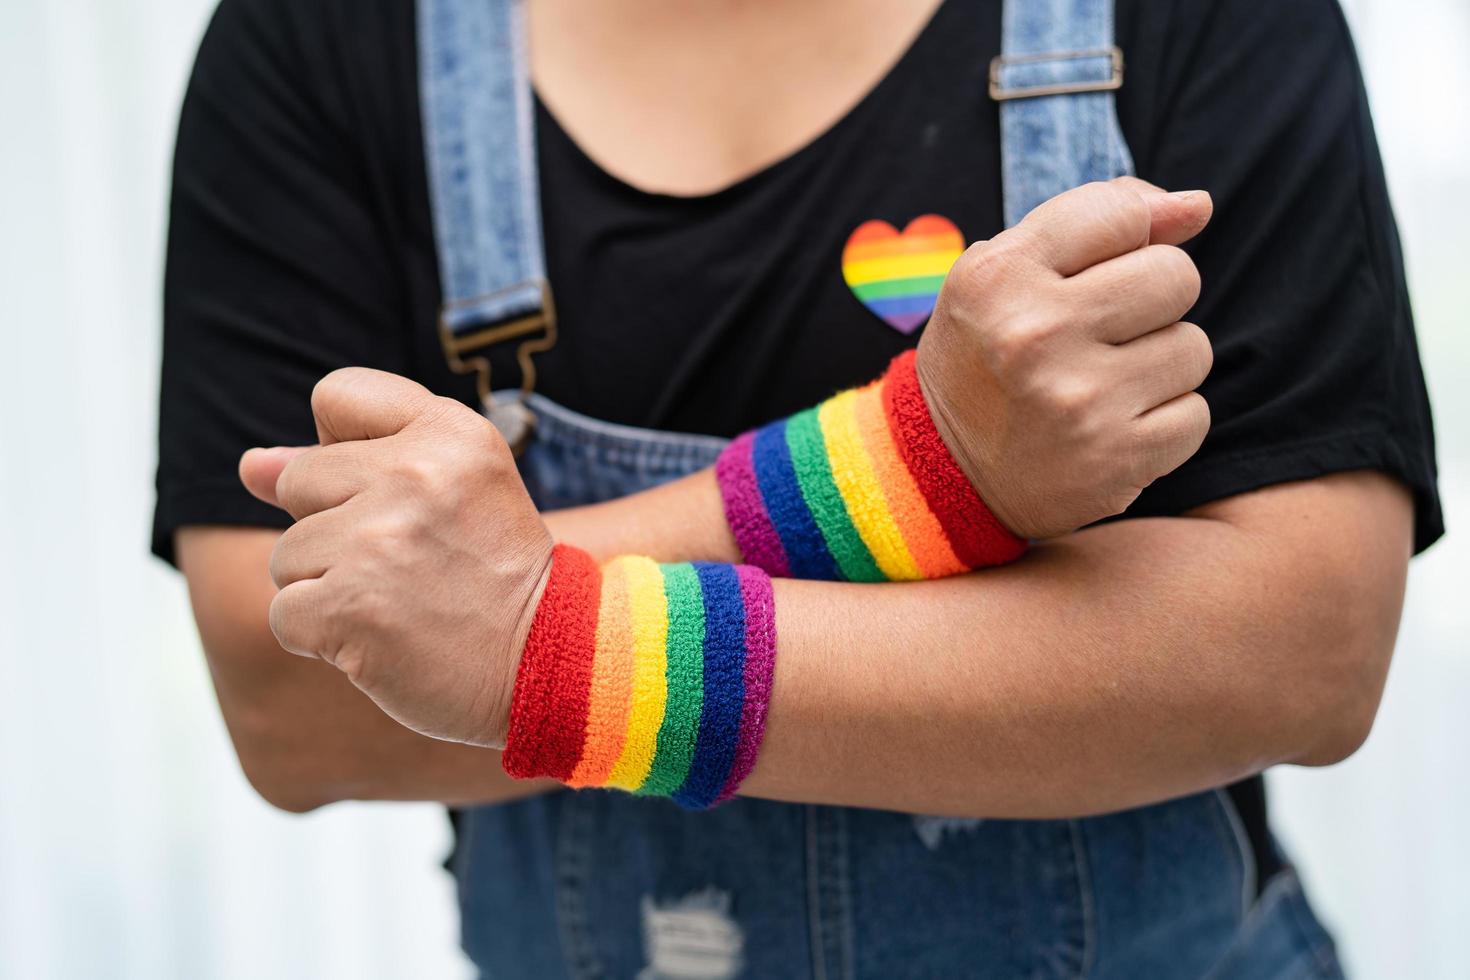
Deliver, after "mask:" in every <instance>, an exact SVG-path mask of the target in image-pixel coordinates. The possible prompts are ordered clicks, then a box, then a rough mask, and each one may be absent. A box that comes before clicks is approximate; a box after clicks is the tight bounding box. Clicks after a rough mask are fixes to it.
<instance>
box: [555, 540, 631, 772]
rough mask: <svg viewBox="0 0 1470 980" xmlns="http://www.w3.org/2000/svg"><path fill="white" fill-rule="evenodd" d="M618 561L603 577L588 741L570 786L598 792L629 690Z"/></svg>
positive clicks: (613, 754)
mask: <svg viewBox="0 0 1470 980" xmlns="http://www.w3.org/2000/svg"><path fill="white" fill-rule="evenodd" d="M625 568H626V566H625V563H624V561H623V560H622V559H614V560H613V561H611V562H609V563H608V565H607V567H606V568H604V569H603V571H602V608H601V610H599V614H598V618H597V656H596V659H595V660H594V661H593V664H592V696H591V698H590V700H589V703H588V707H587V740H586V743H585V744H584V745H583V746H582V758H581V761H579V762H578V763H577V768H576V769H575V770H573V772H572V777H571V778H570V779H568V780H567V785H569V786H577V787H581V786H602V785H603V784H605V783H606V782H607V778H608V774H609V773H611V772H612V770H613V766H615V765H617V762H618V757H619V756H620V755H622V752H623V741H624V739H625V738H626V737H627V734H628V709H629V701H630V695H631V693H632V690H633V630H632V625H631V618H630V616H629V612H628V576H627V574H626V571H625Z"/></svg>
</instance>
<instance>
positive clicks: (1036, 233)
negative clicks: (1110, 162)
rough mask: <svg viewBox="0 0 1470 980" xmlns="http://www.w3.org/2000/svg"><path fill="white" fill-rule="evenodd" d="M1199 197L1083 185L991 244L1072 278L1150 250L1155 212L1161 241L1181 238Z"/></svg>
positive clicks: (1045, 204)
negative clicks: (1181, 225)
mask: <svg viewBox="0 0 1470 980" xmlns="http://www.w3.org/2000/svg"><path fill="white" fill-rule="evenodd" d="M1139 183H1142V182H1141V181H1140V182H1139ZM1198 193H1199V192H1196V191H1184V192H1180V193H1177V194H1169V193H1163V192H1160V193H1152V192H1151V191H1150V192H1146V193H1140V189H1139V188H1137V187H1136V186H1134V185H1132V184H1125V183H1119V182H1117V181H1108V182H1106V183H1102V182H1097V183H1091V184H1084V185H1082V186H1081V187H1077V188H1073V189H1072V190H1070V191H1067V192H1065V193H1063V194H1058V195H1057V196H1056V197H1054V198H1052V199H1051V200H1049V201H1045V202H1043V203H1041V204H1040V205H1038V206H1037V207H1036V208H1035V209H1034V210H1033V211H1032V212H1031V213H1030V214H1028V215H1027V216H1026V217H1025V218H1024V219H1023V220H1022V221H1021V223H1020V224H1019V225H1017V226H1016V227H1015V228H1012V229H1010V230H1009V231H1005V232H1002V233H1001V234H1000V235H998V236H996V238H995V239H993V240H992V244H993V243H997V242H1004V243H1006V245H1007V246H1011V245H1014V246H1017V247H1020V248H1023V249H1026V250H1027V251H1030V252H1032V253H1034V254H1035V255H1036V256H1037V258H1038V260H1039V261H1040V262H1041V263H1042V264H1043V265H1044V266H1046V267H1048V268H1050V269H1052V270H1054V271H1055V272H1057V273H1060V274H1061V275H1063V276H1072V275H1076V274H1077V273H1079V272H1081V271H1082V270H1083V269H1086V268H1089V267H1091V266H1093V265H1096V264H1097V263H1099V262H1105V261H1107V260H1108V259H1111V258H1115V257H1117V256H1119V255H1123V254H1124V253H1127V252H1131V251H1134V250H1135V249H1139V248H1142V247H1144V246H1145V245H1147V244H1149V242H1150V241H1151V240H1152V238H1153V235H1154V215H1155V212H1156V211H1157V212H1159V214H1160V221H1161V228H1160V235H1161V237H1164V238H1169V237H1177V236H1178V235H1179V234H1181V233H1182V232H1180V231H1179V230H1178V228H1177V227H1175V226H1176V225H1177V224H1178V222H1179V221H1180V220H1181V218H1183V217H1184V216H1187V215H1189V214H1191V213H1192V212H1194V211H1197V210H1198V209H1199V208H1200V207H1201V202H1200V200H1199V198H1198V197H1197V195H1198ZM1207 197H1208V195H1206V198H1207ZM1165 198H1172V199H1175V200H1173V201H1165V200H1164V199H1165ZM1192 220H1199V219H1198V218H1195V219H1192ZM1204 220H1208V219H1207V218H1206V219H1204ZM1199 227H1203V224H1200V225H1199ZM1194 230H1195V231H1197V230H1198V228H1196V229H1194ZM1193 233H1194V232H1193V231H1191V232H1189V233H1188V235H1186V237H1188V236H1189V235H1192V234H1193Z"/></svg>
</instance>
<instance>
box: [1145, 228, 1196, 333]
mask: <svg viewBox="0 0 1470 980" xmlns="http://www.w3.org/2000/svg"><path fill="white" fill-rule="evenodd" d="M1149 252H1150V253H1151V255H1152V257H1153V261H1154V263H1155V265H1156V275H1157V276H1158V278H1159V279H1160V280H1161V281H1162V282H1163V283H1164V284H1165V286H1166V290H1165V293H1164V295H1165V297H1166V298H1167V300H1168V302H1169V305H1170V308H1171V309H1174V310H1177V311H1178V312H1177V313H1176V314H1175V315H1176V316H1178V315H1182V314H1183V313H1184V311H1185V310H1187V309H1189V308H1190V307H1191V306H1193V305H1194V304H1195V301H1196V300H1198V299H1199V292H1200V286H1201V283H1200V276H1199V268H1198V267H1197V266H1195V264H1194V259H1191V258H1190V257H1189V253H1188V252H1186V251H1184V249H1182V248H1179V247H1178V246H1177V245H1151V246H1149Z"/></svg>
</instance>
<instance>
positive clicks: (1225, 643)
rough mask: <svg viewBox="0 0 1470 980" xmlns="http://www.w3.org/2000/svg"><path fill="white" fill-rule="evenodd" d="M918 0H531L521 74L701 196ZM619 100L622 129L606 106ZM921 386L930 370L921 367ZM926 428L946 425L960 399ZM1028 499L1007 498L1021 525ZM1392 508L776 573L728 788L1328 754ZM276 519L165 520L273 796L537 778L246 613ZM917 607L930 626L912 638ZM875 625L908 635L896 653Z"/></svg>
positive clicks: (818, 100)
mask: <svg viewBox="0 0 1470 980" xmlns="http://www.w3.org/2000/svg"><path fill="white" fill-rule="evenodd" d="M934 6H935V3H934V2H933V0H923V2H922V3H920V4H915V5H902V4H895V3H879V2H871V0H866V2H865V7H871V10H869V11H868V14H869V16H866V17H854V16H852V8H851V5H850V4H842V5H838V4H835V3H833V2H828V0H812V2H810V3H802V4H781V5H775V4H770V3H757V4H740V3H727V2H719V3H709V4H704V5H698V6H695V5H669V4H660V3H651V2H647V0H626V2H622V3H609V4H603V5H594V6H593V7H591V8H588V7H586V6H585V5H581V6H578V7H577V8H575V9H573V8H572V7H571V6H570V4H569V3H567V2H566V0H537V2H534V3H533V4H532V5H531V26H532V40H533V46H532V54H533V72H534V74H535V77H536V82H537V85H538V88H539V89H540V91H541V94H542V97H543V98H544V99H545V100H546V102H547V103H548V105H549V106H550V107H551V108H552V110H553V111H554V112H556V113H557V115H558V117H559V118H560V120H561V121H562V123H563V125H565V126H566V127H567V128H568V130H569V131H570V132H571V133H572V134H573V135H574V136H575V137H576V138H577V139H578V141H579V143H580V144H581V145H582V146H583V147H584V148H585V149H587V151H588V152H589V154H590V155H592V156H593V157H594V159H597V160H598V161H599V162H600V163H602V164H603V165H604V166H605V167H607V169H609V170H610V171H612V172H613V173H614V174H617V175H618V176H620V177H623V178H624V179H626V180H628V181H629V182H630V183H633V184H635V185H637V186H640V187H644V188H646V189H650V190H662V191H666V192H672V193H699V192H704V191H708V190H712V189H715V188H718V187H720V186H724V185H726V184H728V183H730V182H731V181H733V180H736V179H739V178H740V177H741V176H744V175H745V174H747V173H749V172H751V171H752V170H755V169H758V168H759V167H761V166H764V165H765V164H768V163H770V162H772V161H773V160H775V159H778V158H779V157H780V156H783V155H785V154H786V153H788V152H790V151H791V150H792V149H795V148H796V147H798V146H800V145H802V144H803V143H804V142H806V141H807V140H809V139H810V138H811V137H812V136H814V135H816V134H817V133H818V132H820V131H821V130H822V129H824V128H825V127H826V126H827V125H829V124H830V123H831V122H832V121H833V120H835V119H836V118H838V117H840V115H841V114H842V112H843V111H845V110H846V108H848V107H849V106H850V105H851V104H852V103H853V102H854V101H856V99H857V98H858V97H860V95H861V93H862V92H863V91H865V90H866V89H867V88H868V87H870V86H871V84H872V83H874V82H875V81H876V80H877V79H878V78H881V76H882V75H883V73H884V72H885V71H886V69H887V67H888V66H889V65H890V64H891V63H892V62H893V60H895V59H896V58H897V56H898V55H899V53H901V51H902V50H903V48H904V47H905V46H906V45H907V43H908V41H909V40H910V39H911V38H912V36H913V34H914V33H916V32H917V30H918V29H919V28H920V27H921V26H922V24H923V22H924V20H925V19H927V17H928V15H929V14H930V13H931V12H932V9H933V7H934ZM817 38H820V43H816V42H815V40H814V39H817ZM630 50H635V51H637V52H638V55H639V56H638V57H633V58H630V57H628V56H627V53H628V51H630ZM751 65H759V66H761V70H760V71H755V72H753V71H751V70H750V66H751ZM793 79H799V81H800V84H795V83H794V82H793ZM773 86H779V89H780V94H781V98H779V99H777V98H775V97H774V96H775V93H774V91H773ZM798 90H799V95H798V96H797V97H795V98H793V97H791V93H792V92H793V91H798ZM630 105H637V106H638V118H639V126H638V127H637V131H636V132H634V131H632V128H631V127H628V126H626V125H624V124H623V123H624V122H625V121H626V118H627V107H628V106H630ZM773 106H778V108H779V110H780V111H777V112H773V111H772V107H773ZM1186 305H1187V304H1186ZM1165 325H1166V321H1161V322H1158V323H1154V324H1151V325H1150V326H1151V327H1154V328H1156V327H1162V326H1165ZM1184 346H1185V345H1184V344H1181V345H1180V347H1181V349H1182V348H1183V347H1184ZM925 383H926V391H928V390H932V389H933V388H934V387H936V379H935V378H934V376H933V375H929V376H926V378H925ZM937 384H938V387H941V388H942V387H943V386H944V382H943V381H942V380H940V381H939V382H938V383H937ZM941 424H945V422H944V421H943V420H941ZM949 427H950V429H951V430H952V431H950V432H948V433H946V437H947V440H948V441H951V442H952V444H955V443H957V442H959V440H960V438H961V437H960V436H959V435H957V430H962V429H964V426H963V425H958V424H954V423H953V422H951V423H949ZM1172 441H1173V442H1177V441H1179V440H1178V439H1177V438H1176V439H1174V440H1172ZM987 445H989V443H987ZM1191 451H1192V450H1191ZM976 455H979V452H978V451H977V453H976ZM1186 455H1187V453H1186ZM278 463H279V461H277V464H278ZM1159 465H1161V464H1159ZM274 468H275V470H276V472H279V470H280V466H279V465H275V467H274ZM1161 471H1162V470H1161ZM1134 492H1136V488H1135V491H1134ZM1002 495H1003V491H1002ZM718 506H719V505H718V497H717V495H716V494H715V493H714V488H713V483H712V481H711V480H710V478H709V476H708V475H707V474H704V475H699V476H696V477H693V478H690V479H688V480H686V481H680V482H679V483H678V484H675V485H672V486H670V487H667V488H662V489H661V490H659V491H654V492H653V493H650V494H647V495H640V496H639V497H637V498H630V499H629V500H626V501H620V502H615V503H612V504H608V505H604V506H603V507H600V508H586V509H581V510H579V511H575V512H568V513H565V514H560V515H550V516H549V517H548V519H547V522H546V523H547V525H548V527H549V529H550V532H551V533H552V534H554V535H555V536H556V537H558V538H562V539H566V540H571V541H573V542H575V543H578V544H581V545H583V546H584V547H588V548H589V549H590V550H593V551H594V552H595V553H597V554H599V555H601V556H604V557H607V556H611V555H613V554H617V553H624V552H630V551H636V552H642V553H647V554H652V555H654V556H655V557H658V558H661V559H665V560H676V559H682V558H690V557H704V558H725V559H733V558H734V557H735V555H734V553H733V542H731V541H729V539H728V531H726V530H724V526H723V520H721V519H713V518H718V517H719V512H718ZM1047 510H1048V511H1049V510H1050V509H1049V508H1048V509H1047ZM1095 516H1101V515H1100V514H1099V515H1095ZM1050 519H1052V518H1051V517H1050V516H1049V513H1043V514H1039V515H1038V514H1032V515H1029V516H1028V515H1024V514H1020V513H1019V512H1017V513H1013V514H1012V515H1011V521H1012V523H1013V526H1016V527H1020V526H1022V524H1023V523H1024V522H1026V521H1042V522H1044V521H1046V520H1050ZM1055 520H1057V521H1058V522H1060V524H1061V525H1066V524H1068V523H1072V520H1074V519H1068V518H1062V517H1058V518H1055ZM1409 525H1410V508H1409V504H1408V500H1407V495H1406V494H1405V493H1404V492H1403V491H1402V489H1401V488H1399V487H1398V486H1397V485H1396V484H1394V483H1392V481H1390V480H1388V479H1386V478H1385V477H1382V476H1379V475H1375V474H1369V473H1360V474H1342V475H1339V476H1334V477H1330V478H1325V479H1322V480H1315V481H1311V482H1309V483H1303V484H1294V485H1288V486H1283V487H1277V488H1272V489H1269V490H1266V491H1262V492H1259V493H1256V494H1249V495H1245V496H1242V497H1239V498H1235V499H1232V500H1226V501H1221V502H1218V503H1216V504H1213V505H1210V506H1209V507H1205V508H1201V509H1200V510H1199V511H1197V512H1196V513H1194V514H1192V515H1189V516H1186V517H1181V518H1173V519H1163V520H1149V521H1130V522H1126V523H1123V524H1117V525H1110V526H1107V527H1102V528H1096V529H1092V530H1088V531H1084V532H1081V533H1078V534H1076V535H1073V536H1070V537H1068V538H1066V539H1063V540H1061V541H1058V542H1056V543H1052V544H1047V545H1045V546H1043V547H1041V548H1039V549H1037V551H1036V553H1035V554H1034V555H1033V556H1032V557H1031V558H1029V559H1028V560H1027V561H1025V562H1024V563H1022V564H1021V565H1018V566H1015V567H1012V568H1008V569H1003V570H998V571H993V572H989V573H985V574H982V575H975V576H965V577H961V578H958V579H954V580H950V581H946V582H940V583H919V584H915V585H905V586H878V587H873V586H866V587H865V586H847V585H834V584H825V583H799V582H782V583H780V584H779V586H778V588H779V590H780V591H779V594H778V600H777V601H778V609H779V615H780V622H779V629H780V634H781V637H782V640H781V655H780V658H779V661H778V663H779V664H780V667H779V671H780V673H779V674H778V677H777V689H778V697H777V699H776V701H775V703H773V707H772V715H771V720H770V725H769V729H768V736H767V743H766V747H765V750H764V754H763V756H762V759H761V762H760V764H759V765H758V767H757V769H756V771H755V773H754V774H753V775H752V776H751V778H750V780H749V781H748V782H747V784H746V791H747V792H748V793H750V794H753V795H760V796H770V797H773V798H781V799H804V800H812V801H820V802H841V803H853V804H858V805H871V806H885V807H890V808H894V809H912V810H916V811H923V812H953V813H963V814H976V815H998V816H1001V815H1004V816H1052V815H1057V814H1076V813H1090V812H1099V811H1102V810H1107V809H1113V808H1117V807H1120V806H1128V805H1133V804H1137V803H1142V802H1147V801H1150V800H1155V799H1161V798H1164V797H1167V796H1171V795H1176V794H1178V793H1181V792H1186V791H1188V790H1190V789H1197V788H1203V787H1205V786H1210V785H1217V784H1219V783H1221V782H1224V781H1227V780H1229V779H1232V778H1236V777H1238V776H1241V775H1244V774H1246V773H1249V772H1255V771H1259V770H1260V769H1261V768H1264V767H1265V766H1267V765H1270V764H1272V763H1274V762H1279V761H1296V762H1302V763H1306V764H1321V763H1328V762H1332V761H1335V760H1336V759H1338V758H1341V757H1343V756H1344V755H1346V754H1347V753H1349V752H1351V751H1352V749H1353V748H1354V747H1355V746H1356V745H1357V744H1358V742H1360V741H1361V739H1362V737H1363V736H1364V735H1365V734H1366V732H1367V730H1368V726H1369V725H1370V724H1371V721H1372V717H1373V713H1374V711H1375V709H1376V705H1377V699H1378V696H1379V693H1380V692H1381V687H1382V683H1383V678H1384V675H1385V672H1386V670H1387V664H1388V659H1389V656H1390V653H1391V650H1392V641H1393V635H1394V632H1395V630H1396V626H1397V620H1398V614H1399V609H1400V607H1401V603H1402V586H1403V576H1404V569H1405V565H1406V563H1407V555H1408V541H1409ZM1072 526H1075V523H1072ZM278 538H279V535H277V534H276V533H275V532H271V531H262V530H257V529H229V528H188V529H185V530H183V531H181V532H180V534H179V535H178V550H179V556H180V561H181V564H182V565H183V567H184V570H185V573H186V575H187V576H188V578H189V582H190V588H191V594H192V595H193V597H194V602H195V608H196V615H197V618H198V620H199V623H200V629H201V634H202V635H203V637H204V641H205V646H206V649H207V651H208V653H209V656H210V660H211V666H212V669H213V671H214V675H215V679H216V686H217V688H218V690H219V694H220V700H221V704H222V707H223V709H224V712H225V716H226V719H227V721H228V722H229V724H230V729H231V733H232V735H233V736H234V738H235V742H236V746H237V750H238V751H239V754H240V757H241V760H242V762H243V763H244V766H245V769H246V772H247V775H249V776H250V778H251V779H252V782H254V783H255V785H256V786H257V788H258V789H260V791H261V792H262V793H263V795H265V796H266V798H267V799H270V800H271V801H272V802H274V803H277V804H278V805H280V806H283V807H285V808H288V809H296V810H302V809H309V808H311V807H314V806H319V805H322V804H324V803H328V802H331V801H333V800H337V799H347V798H393V799H437V800H446V801H454V802H471V801H487V802H488V801H494V800H500V799H507V798H510V797H512V796H515V795H521V794H524V793H527V792H535V791H537V790H538V789H542V788H545V787H544V786H540V785H538V784H517V783H514V782H513V781H511V780H509V779H508V778H506V777H504V776H503V775H502V774H501V773H500V772H499V766H498V763H497V760H496V758H495V753H494V750H493V749H487V748H474V747H470V746H466V745H462V744H454V743H451V742H446V741H440V740H438V739H431V738H427V737H424V736H422V735H418V734H415V733H413V732H411V731H409V730H408V729H407V728H404V727H402V726H400V725H398V724H397V723H396V722H394V721H392V720H391V719H390V718H388V716H387V715H385V714H384V713H383V712H382V711H380V710H379V709H378V707H377V706H376V705H374V703H373V702H372V701H371V700H369V699H368V698H367V697H365V696H364V695H363V694H361V693H360V692H359V691H358V690H357V689H356V688H354V687H353V686H352V684H351V683H349V681H348V679H347V677H346V676H344V675H343V673H341V672H339V671H338V670H334V669H332V668H331V667H329V666H326V665H324V664H321V663H316V662H314V661H311V660H304V659H299V658H295V657H286V656H283V655H282V652H281V648H280V646H279V645H278V644H277V643H276V641H275V639H274V637H273V636H272V635H271V633H270V631H269V629H268V627H267V616H266V611H267V610H268V609H269V608H270V606H271V604H272V601H273V599H274V597H275V595H276V591H275V586H274V585H273V584H272V582H271V580H270V577H269V575H268V574H267V569H268V567H269V563H270V556H271V553H272V551H273V550H274V549H275V547H276V544H277V539H278ZM1120 583H1126V587H1125V586H1123V585H1121V584H1120ZM854 590H859V591H854ZM532 595H534V590H532ZM523 605H524V604H523ZM1345 611H1346V613H1345ZM914 622H923V623H925V624H926V628H925V629H924V630H923V631H922V635H921V636H918V637H916V636H915V633H916V631H915V630H913V629H912V626H911V624H912V623H914ZM523 628H524V624H523V623H522V622H519V621H518V623H517V626H516V628H515V629H514V630H508V632H510V633H511V635H512V636H514V635H518V634H517V630H522V629H523ZM508 645H509V646H512V647H514V648H515V649H519V647H518V646H516V645H515V641H514V640H511V641H509V643H508ZM895 650H904V651H912V653H913V656H912V657H905V660H904V666H905V671H904V672H903V673H902V675H900V674H899V673H898V672H896V671H895V669H894V665H893V662H892V657H893V652H894V651H895ZM899 676H903V678H904V683H903V685H902V686H901V687H899V688H897V689H895V681H896V679H897V678H898V677H899ZM435 734H438V735H446V734H448V735H449V736H450V737H454V735H453V733H446V732H435Z"/></svg>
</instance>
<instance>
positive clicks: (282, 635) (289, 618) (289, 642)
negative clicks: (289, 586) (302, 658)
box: [268, 589, 302, 652]
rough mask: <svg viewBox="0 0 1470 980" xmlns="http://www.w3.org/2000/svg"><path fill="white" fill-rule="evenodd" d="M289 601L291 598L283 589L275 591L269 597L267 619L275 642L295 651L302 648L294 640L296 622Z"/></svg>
mask: <svg viewBox="0 0 1470 980" xmlns="http://www.w3.org/2000/svg"><path fill="white" fill-rule="evenodd" d="M290 602H291V599H290V597H288V596H287V592H286V590H285V589H282V590H281V591H280V592H277V593H276V594H275V597H274V598H272V599H271V605H270V610H269V614H268V620H269V622H270V628H271V634H272V635H273V636H274V637H275V638H276V642H277V643H279V644H280V645H281V646H282V647H284V648H285V649H287V650H291V651H293V652H297V651H300V650H301V649H302V648H301V647H300V646H299V645H297V643H296V642H295V641H296V632H297V622H296V617H295V616H294V615H293V613H292V610H291V608H290Z"/></svg>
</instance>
